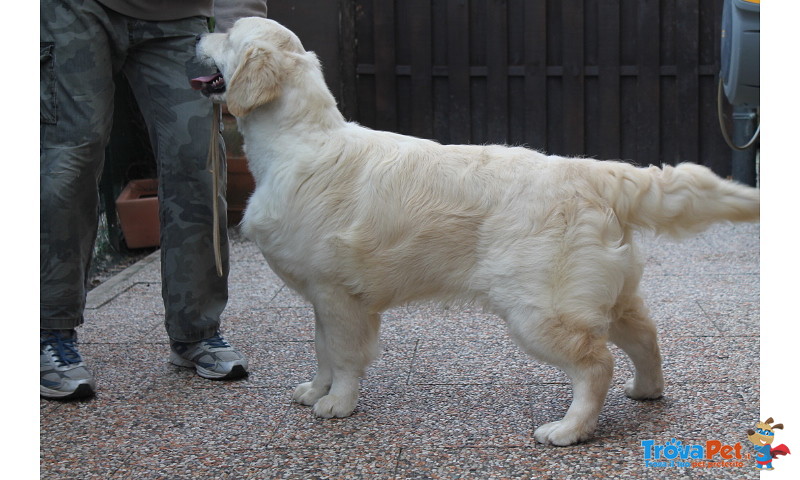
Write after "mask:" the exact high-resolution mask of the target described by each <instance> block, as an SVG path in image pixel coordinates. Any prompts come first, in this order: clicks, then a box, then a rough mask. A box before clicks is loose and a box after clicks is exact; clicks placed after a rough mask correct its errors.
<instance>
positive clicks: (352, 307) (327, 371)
mask: <svg viewBox="0 0 800 480" xmlns="http://www.w3.org/2000/svg"><path fill="white" fill-rule="evenodd" d="M323 300H324V301H320V302H316V303H315V307H314V314H315V316H316V334H315V339H314V341H315V349H316V352H317V363H318V369H317V374H316V376H315V377H314V380H312V381H311V382H307V383H303V384H301V385H299V386H298V387H297V389H296V390H295V393H294V399H295V400H296V401H297V402H299V403H302V404H304V405H314V414H315V415H317V416H318V417H322V418H332V417H347V416H349V415H350V414H351V413H353V410H354V409H355V407H356V402H357V401H358V393H359V392H358V391H359V382H360V378H361V377H362V376H363V375H364V371H365V370H366V368H367V366H368V365H369V364H370V363H371V362H372V360H373V359H374V358H375V355H376V353H377V344H378V329H379V327H380V317H379V315H378V314H374V313H373V314H370V313H369V312H368V310H367V309H366V308H365V307H364V306H363V305H361V304H360V302H358V300H357V299H355V298H353V297H351V296H350V295H346V294H343V295H338V296H334V295H326V296H325V297H324V298H323Z"/></svg>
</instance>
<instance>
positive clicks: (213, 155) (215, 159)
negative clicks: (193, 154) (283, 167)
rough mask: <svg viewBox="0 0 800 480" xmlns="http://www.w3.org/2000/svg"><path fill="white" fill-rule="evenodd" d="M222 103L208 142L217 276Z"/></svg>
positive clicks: (219, 263)
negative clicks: (219, 138)
mask: <svg viewBox="0 0 800 480" xmlns="http://www.w3.org/2000/svg"><path fill="white" fill-rule="evenodd" d="M220 112H221V110H220V105H219V104H218V103H215V104H214V114H213V115H212V117H213V118H212V119H211V140H210V141H209V143H208V169H209V171H210V172H211V175H212V178H213V183H212V190H213V199H212V201H213V203H212V205H213V215H214V221H213V224H214V237H213V238H214V262H215V263H216V265H217V276H220V277H221V276H222V275H223V272H222V249H221V246H220V244H221V241H220V234H219V174H220V159H219V140H218V137H219V119H220V115H221V113H220Z"/></svg>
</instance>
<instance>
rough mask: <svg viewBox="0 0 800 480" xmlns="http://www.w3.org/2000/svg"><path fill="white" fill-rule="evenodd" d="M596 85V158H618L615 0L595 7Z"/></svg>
mask: <svg viewBox="0 0 800 480" xmlns="http://www.w3.org/2000/svg"><path fill="white" fill-rule="evenodd" d="M598 10H599V11H598V23H599V28H598V39H597V43H598V51H597V62H598V69H597V70H598V77H599V78H598V82H599V90H600V91H599V95H600V102H599V103H600V112H599V119H598V123H597V124H595V127H596V128H597V129H598V130H599V137H600V142H599V147H598V148H599V150H598V155H599V157H600V158H603V159H616V158H620V156H621V154H622V152H621V148H620V127H621V125H622V120H621V101H622V99H621V98H620V65H619V60H620V50H619V48H620V17H619V15H620V12H619V1H618V0H600V2H599V5H598Z"/></svg>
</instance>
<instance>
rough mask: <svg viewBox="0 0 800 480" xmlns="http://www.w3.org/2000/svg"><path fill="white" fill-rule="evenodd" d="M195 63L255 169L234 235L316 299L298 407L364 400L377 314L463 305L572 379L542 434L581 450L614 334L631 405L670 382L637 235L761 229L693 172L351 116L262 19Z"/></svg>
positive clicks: (732, 195)
mask: <svg viewBox="0 0 800 480" xmlns="http://www.w3.org/2000/svg"><path fill="white" fill-rule="evenodd" d="M197 54H198V57H199V58H201V59H202V60H203V61H205V62H206V63H207V64H209V65H211V64H213V65H215V66H216V67H217V68H218V69H219V72H220V73H218V74H216V75H212V76H208V77H202V78H198V79H194V80H193V84H194V86H195V88H197V89H202V90H203V91H204V93H205V94H206V95H208V96H209V97H210V98H211V99H212V100H213V101H217V102H226V103H227V105H228V109H229V110H230V112H231V113H233V114H234V115H235V116H236V117H237V119H238V126H239V129H240V131H241V133H242V134H243V135H244V139H245V143H246V154H247V158H248V161H249V164H250V170H251V171H252V172H253V175H254V176H255V180H256V189H255V192H254V193H253V195H252V197H251V198H250V200H249V203H248V205H247V209H246V211H245V214H244V219H243V221H242V229H243V231H244V233H245V235H246V236H247V237H248V238H249V239H251V240H253V241H254V242H255V243H256V244H257V245H258V247H259V248H260V249H261V251H262V252H263V253H264V256H265V257H266V259H267V261H268V262H269V265H270V267H271V268H272V269H273V270H274V271H275V273H276V274H277V275H278V276H280V278H281V279H283V281H285V282H286V284H287V285H289V286H290V287H291V288H293V289H294V290H296V291H297V292H299V293H300V294H301V295H302V296H303V297H304V298H305V299H306V300H308V301H309V302H310V303H311V304H313V306H314V314H315V318H316V335H315V349H316V356H317V363H318V367H317V372H316V375H315V376H314V378H313V380H311V381H310V382H307V383H302V384H300V385H299V386H298V387H297V389H296V390H295V392H294V396H293V399H294V400H295V401H297V402H299V403H301V404H303V405H309V406H312V405H313V411H314V414H315V415H317V416H319V417H323V418H331V417H346V416H348V415H350V414H351V413H352V412H353V409H354V408H355V407H356V403H357V400H358V393H359V380H360V377H362V376H363V375H364V371H365V369H366V367H367V366H368V365H369V364H370V362H372V360H373V359H374V358H375V356H376V353H377V350H378V330H379V327H380V314H381V312H382V311H384V310H386V309H388V308H390V307H393V306H396V305H401V304H405V303H407V302H412V301H430V300H435V301H440V302H442V303H445V304H452V303H473V304H478V305H480V306H482V307H483V308H485V309H486V310H487V311H489V312H492V313H494V314H497V315H499V316H500V317H502V318H503V319H504V320H505V322H506V324H507V325H508V329H509V331H510V333H511V335H512V336H513V338H514V340H515V341H516V342H517V343H518V344H519V346H520V347H521V348H522V349H523V350H524V351H525V352H527V353H528V354H530V355H532V356H533V357H535V358H537V359H540V360H542V361H544V362H548V363H550V364H553V365H556V366H558V367H560V368H561V369H563V370H564V371H565V372H566V373H567V375H568V376H569V378H570V380H571V382H572V390H573V399H572V404H571V406H570V407H569V409H568V411H567V413H566V414H565V415H564V418H562V419H561V420H558V421H554V422H552V423H548V424H545V425H541V426H539V427H538V428H537V429H536V431H535V432H534V436H535V438H536V440H537V441H539V442H541V443H546V444H553V445H570V444H573V443H576V442H580V441H583V440H586V439H587V438H589V437H590V436H591V435H592V433H593V431H594V429H595V427H596V424H597V418H598V415H599V412H600V409H601V407H602V405H603V403H604V401H605V397H606V393H607V392H608V389H609V384H610V381H611V375H612V369H613V360H612V355H611V353H610V351H609V349H608V342H613V343H614V344H616V345H618V346H619V347H620V348H621V349H622V350H623V351H624V352H625V353H626V354H627V355H628V356H630V358H631V360H632V361H633V364H634V366H635V375H634V377H633V378H632V379H631V380H630V381H629V382H628V383H627V385H626V386H625V393H626V394H627V395H628V396H629V397H631V398H634V399H653V398H658V397H660V396H661V395H662V391H663V388H664V380H663V376H662V370H661V354H660V352H659V347H658V343H657V339H656V328H655V325H654V323H653V321H652V320H651V319H650V317H649V316H648V313H647V310H646V308H645V306H644V303H643V301H642V298H641V296H640V295H639V292H638V284H639V280H640V277H641V275H642V262H641V261H640V260H639V259H638V257H637V254H636V249H635V246H634V244H633V242H632V240H633V232H634V230H636V229H645V230H650V231H654V232H656V233H657V234H662V233H663V234H670V235H673V236H680V235H684V234H689V233H694V232H698V231H700V230H702V229H704V228H705V227H707V226H708V225H710V224H711V223H713V222H719V221H735V222H736V221H757V220H759V205H760V200H759V198H760V197H759V192H758V190H756V189H754V188H750V187H747V186H743V185H739V184H736V183H734V182H730V181H726V180H722V179H721V178H719V177H717V176H716V175H715V174H713V173H712V172H711V171H710V170H708V169H707V168H705V167H702V166H699V165H694V164H688V163H685V164H681V165H678V166H676V167H671V166H665V167H663V168H657V167H649V168H636V167H634V166H632V165H629V164H626V163H621V162H605V161H597V160H592V159H587V158H564V157H559V156H547V155H544V154H542V153H540V152H537V151H534V150H530V149H527V148H518V147H517V148H512V147H506V146H496V145H461V146H459V145H441V144H439V143H436V142H434V141H430V140H422V139H418V138H413V137H409V136H403V135H398V134H394V133H389V132H380V131H375V130H371V129H368V128H364V127H361V126H359V125H357V124H355V123H349V122H346V121H345V120H344V118H343V117H342V115H341V113H340V112H339V110H338V109H337V107H336V103H335V100H334V98H333V96H332V95H331V93H330V91H329V90H328V88H327V86H326V84H325V81H324V79H323V76H322V71H321V67H320V63H319V61H318V60H317V57H316V56H315V55H314V53H312V52H307V51H306V50H305V49H304V48H303V45H302V44H301V42H300V40H299V39H298V38H297V36H295V35H294V34H293V33H292V32H291V31H289V30H288V29H286V28H284V27H283V26H281V25H280V24H278V23H276V22H274V21H272V20H267V19H257V18H245V19H241V20H239V21H238V22H237V23H236V24H235V26H234V27H233V28H232V29H231V30H230V31H229V32H228V33H227V34H216V33H213V34H207V35H204V36H203V37H202V38H201V39H200V41H199V43H198V45H197Z"/></svg>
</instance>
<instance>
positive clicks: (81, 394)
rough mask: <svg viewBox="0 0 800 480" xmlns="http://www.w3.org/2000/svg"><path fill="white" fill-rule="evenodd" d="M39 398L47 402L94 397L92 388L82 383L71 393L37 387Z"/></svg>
mask: <svg viewBox="0 0 800 480" xmlns="http://www.w3.org/2000/svg"><path fill="white" fill-rule="evenodd" d="M39 396H41V397H43V398H47V399H49V400H76V399H79V398H88V397H92V396H94V388H92V386H91V385H89V384H88V383H82V384H80V385H78V388H76V389H75V390H74V391H72V392H62V391H59V390H52V389H50V388H47V387H43V386H41V385H39Z"/></svg>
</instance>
